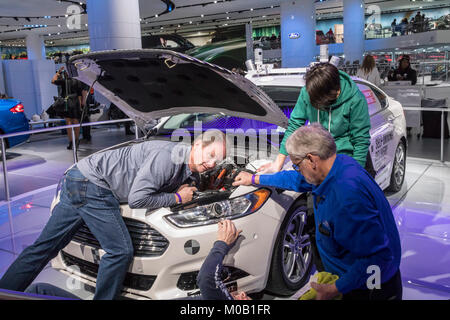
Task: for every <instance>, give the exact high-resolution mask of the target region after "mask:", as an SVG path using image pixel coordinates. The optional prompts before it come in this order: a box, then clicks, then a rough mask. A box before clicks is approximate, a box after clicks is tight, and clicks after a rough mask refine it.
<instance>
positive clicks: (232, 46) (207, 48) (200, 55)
mask: <svg viewBox="0 0 450 320" xmlns="http://www.w3.org/2000/svg"><path fill="white" fill-rule="evenodd" d="M186 54H188V55H190V56H192V57H195V58H197V59H199V60H203V61H206V62H209V63H213V64H216V65H218V66H221V67H224V68H227V69H229V70H231V69H233V68H241V69H244V68H245V60H246V59H247V45H246V42H245V39H243V38H236V39H231V40H225V41H218V42H213V43H211V44H206V45H204V46H201V47H197V48H195V49H192V50H189V51H187V52H186Z"/></svg>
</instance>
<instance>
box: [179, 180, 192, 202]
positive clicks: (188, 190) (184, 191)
mask: <svg viewBox="0 0 450 320" xmlns="http://www.w3.org/2000/svg"><path fill="white" fill-rule="evenodd" d="M195 191H197V188H196V187H189V185H186V184H184V185H182V186H181V187H180V188H179V189H178V191H177V193H178V194H179V195H180V197H181V203H186V202H189V201H191V200H192V197H193V196H194V192H195Z"/></svg>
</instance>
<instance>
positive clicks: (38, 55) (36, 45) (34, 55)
mask: <svg viewBox="0 0 450 320" xmlns="http://www.w3.org/2000/svg"><path fill="white" fill-rule="evenodd" d="M26 45H27V56H28V60H43V59H45V45H44V39H42V38H41V37H40V36H39V35H38V34H34V33H32V34H29V35H27V37H26Z"/></svg>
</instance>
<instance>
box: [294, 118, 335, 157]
mask: <svg viewBox="0 0 450 320" xmlns="http://www.w3.org/2000/svg"><path fill="white" fill-rule="evenodd" d="M286 150H287V152H288V153H289V156H290V157H291V158H295V159H300V158H304V157H306V155H307V154H308V153H311V154H314V155H316V156H318V157H319V158H320V159H322V160H326V159H328V158H330V157H331V156H332V155H334V154H335V153H336V143H335V142H334V139H333V136H332V135H331V134H330V133H329V132H328V131H327V130H325V129H324V127H322V125H321V124H320V123H318V122H315V123H312V124H311V125H309V126H303V127H300V128H299V129H297V130H295V131H294V133H292V134H291V135H290V136H289V138H288V139H287V141H286Z"/></svg>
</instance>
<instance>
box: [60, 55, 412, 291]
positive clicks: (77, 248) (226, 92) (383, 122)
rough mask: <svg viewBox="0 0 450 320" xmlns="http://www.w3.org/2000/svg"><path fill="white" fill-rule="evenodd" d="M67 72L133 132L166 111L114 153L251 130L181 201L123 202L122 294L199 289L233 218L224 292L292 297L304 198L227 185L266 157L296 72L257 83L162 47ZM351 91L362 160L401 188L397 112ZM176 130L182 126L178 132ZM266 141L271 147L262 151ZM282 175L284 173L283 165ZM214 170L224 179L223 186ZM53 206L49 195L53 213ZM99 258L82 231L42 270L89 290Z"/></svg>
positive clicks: (305, 266) (94, 60)
mask: <svg viewBox="0 0 450 320" xmlns="http://www.w3.org/2000/svg"><path fill="white" fill-rule="evenodd" d="M68 70H69V72H70V74H71V76H72V77H76V78H77V79H79V80H81V81H83V82H85V83H87V84H89V85H90V84H92V83H93V82H94V81H96V83H95V84H94V88H95V90H96V91H98V92H100V93H101V94H102V95H103V96H105V97H107V98H108V99H110V100H111V101H112V102H113V103H114V104H115V105H117V106H118V107H119V108H121V109H122V110H123V111H124V112H125V113H126V114H127V115H128V116H130V117H131V118H133V119H134V120H135V121H136V122H137V123H138V125H139V126H141V127H144V126H145V124H146V123H148V122H150V121H151V120H152V119H155V118H160V117H164V116H167V117H166V118H164V120H162V121H161V122H160V123H159V124H158V125H157V127H156V130H152V131H151V132H149V134H148V136H147V137H144V138H141V139H139V140H135V141H132V142H128V143H124V144H121V145H118V146H114V147H112V148H119V147H122V146H125V145H128V144H132V143H141V142H143V141H145V140H147V139H168V138H170V136H173V135H178V136H179V137H181V138H183V137H184V138H186V136H190V134H192V129H193V127H194V126H195V121H196V120H202V121H203V130H205V129H207V128H218V129H221V130H225V129H236V128H239V129H242V128H249V130H247V131H240V132H239V131H237V132H236V131H234V135H235V137H234V140H235V151H236V152H235V153H234V154H233V155H232V156H231V157H230V158H229V159H227V161H225V162H224V163H222V164H221V165H220V166H219V167H218V169H217V170H216V171H212V172H207V173H205V174H203V175H202V180H201V182H200V184H199V190H200V192H199V193H198V194H197V195H196V196H195V197H194V199H193V200H192V201H191V202H190V203H187V204H185V205H176V206H174V207H172V208H160V209H156V210H146V209H130V208H129V207H128V205H127V204H126V203H124V204H122V205H121V210H122V216H123V218H124V221H125V223H126V225H127V227H128V230H129V232H130V235H131V238H132V240H133V244H134V255H135V257H134V260H133V262H132V264H131V265H130V268H129V271H128V273H127V275H126V278H125V281H124V288H123V295H124V296H126V297H128V298H134V299H145V298H150V299H173V298H182V297H186V296H190V295H195V294H198V288H197V286H196V275H197V273H198V271H199V269H200V266H201V265H202V262H203V261H204V259H205V257H206V256H207V254H208V253H209V250H210V249H211V247H212V245H213V243H214V241H215V240H216V233H217V222H218V221H219V219H220V218H222V217H229V218H231V219H233V221H234V223H235V224H236V227H237V228H238V229H242V230H243V232H242V236H241V237H240V238H239V239H238V241H237V243H236V244H235V246H234V247H233V249H232V250H231V251H230V253H229V254H228V255H227V256H226V258H225V261H224V265H225V268H224V272H223V274H222V277H223V280H224V282H225V283H226V284H227V285H233V286H236V285H237V286H238V288H239V290H245V291H247V292H250V293H251V292H260V291H262V290H264V289H267V290H268V291H270V292H272V293H273V294H276V295H290V294H292V293H294V292H296V291H297V290H298V289H300V288H301V287H302V286H303V285H304V284H305V283H306V281H307V280H308V278H309V274H310V271H311V268H312V251H311V250H312V247H311V243H310V240H309V236H308V233H307V229H308V228H311V226H313V225H314V223H313V221H312V219H313V218H312V216H311V215H308V214H307V213H308V212H307V211H308V208H307V205H306V197H307V195H306V194H301V193H296V192H292V191H284V190H279V189H275V188H265V187H252V186H250V187H248V186H247V187H246V186H240V187H232V186H231V182H232V181H233V177H234V176H235V175H236V174H237V173H238V172H240V171H241V170H250V171H254V170H256V168H257V167H258V166H260V165H262V164H263V163H266V162H267V161H269V160H268V159H270V158H274V157H276V155H277V153H278V149H277V148H276V146H277V145H279V142H280V141H281V138H282V132H283V131H284V129H283V128H286V127H287V124H288V118H287V117H286V115H285V114H284V113H283V109H284V110H285V112H288V111H286V110H289V108H290V109H292V108H293V106H294V105H295V102H296V100H297V96H298V92H299V90H300V87H301V85H302V81H300V79H301V74H300V73H298V72H297V71H296V70H294V74H290V75H283V74H278V75H277V74H273V75H272V76H271V77H266V78H265V79H266V80H263V78H264V76H263V75H261V74H259V75H256V74H253V75H249V76H248V77H249V79H250V80H249V79H246V78H244V77H242V76H240V75H238V74H235V73H232V72H230V71H228V70H226V69H223V68H221V67H218V66H215V65H211V64H209V63H205V62H202V61H199V60H197V59H194V58H192V57H189V56H186V55H183V54H180V53H175V52H171V51H165V50H116V51H108V52H97V53H91V54H86V55H81V56H76V57H73V58H72V59H71V61H70V63H69V65H68ZM285 72H290V71H289V70H285ZM253 76H255V77H253ZM278 79H279V80H280V81H279V82H278ZM285 79H291V80H292V81H288V82H287V83H288V84H289V83H292V84H293V85H289V86H286V85H284V84H283V81H284V80H285ZM284 83H286V82H284ZM255 84H256V85H255ZM277 84H278V85H277ZM257 85H258V86H261V88H258V86H257ZM360 86H361V89H362V90H365V91H366V97H367V99H372V100H370V103H369V105H370V108H371V110H372V111H374V112H372V111H371V114H372V125H373V130H372V138H373V139H372V140H373V141H372V145H371V155H373V159H374V161H373V163H374V168H375V171H377V175H376V177H377V181H378V182H379V183H380V184H381V185H382V187H383V188H385V187H387V186H388V185H389V181H391V180H392V178H391V176H393V177H394V178H393V180H394V182H395V189H398V188H399V187H401V184H402V183H403V175H404V164H405V150H406V139H405V120H404V115H403V111H402V108H401V105H399V104H398V103H397V102H395V101H394V100H392V99H390V98H389V97H387V96H386V95H384V94H383V93H382V91H381V90H379V89H377V88H372V86H371V85H369V84H367V83H365V82H363V81H361V84H360ZM277 88H279V90H277ZM261 89H262V90H261ZM274 89H275V90H274ZM264 90H266V91H267V93H268V94H266V93H265V92H264ZM373 90H377V91H376V93H374V91H373ZM278 93H280V95H279V96H278V95H277V94H278ZM283 93H285V95H284V94H283ZM270 96H271V97H272V98H273V99H274V100H272V99H271V98H270ZM278 97H280V99H278ZM380 99H381V100H382V102H379V101H380ZM376 108H378V109H377V110H375V109H376ZM179 129H187V131H184V134H183V132H181V133H180V130H179ZM254 129H261V130H258V131H256V130H254ZM177 130H178V131H177ZM264 130H266V131H267V130H269V132H270V131H271V130H272V133H273V134H272V135H270V136H269V137H268V138H267V137H265V136H264V135H263V134H262V133H263V132H264ZM187 133H188V134H187ZM255 141H256V143H255ZM267 146H270V149H271V150H270V151H272V152H270V153H266V151H267V150H264V149H266V147H267ZM274 146H275V147H274ZM112 148H109V149H112ZM262 150H264V152H263V154H262V155H261V151H262ZM228 151H230V150H228ZM100 152H102V151H100ZM397 167H399V169H398V170H397V171H398V172H399V173H400V172H402V175H401V177H400V176H397V175H396V174H395V173H394V174H391V171H394V172H397V171H396V169H395V168H397ZM285 168H287V169H288V168H289V169H290V168H291V167H290V165H289V164H286V166H285ZM392 168H394V170H393V169H392ZM219 171H220V172H221V171H224V172H225V175H224V179H223V180H221V181H218V177H217V172H219ZM397 177H398V179H397ZM57 201H58V192H57V196H56V197H55V199H54V201H53V204H52V208H53V206H54V205H55V204H56V203H57ZM103 254H104V251H103V250H102V249H101V248H100V245H99V243H98V241H97V240H96V239H95V237H94V236H93V235H92V234H91V233H90V231H89V229H88V228H87V227H86V226H83V227H81V228H80V230H79V231H78V232H77V234H76V235H75V236H74V238H73V240H72V241H71V242H70V243H69V244H68V245H67V246H66V247H65V248H64V249H63V250H61V252H60V253H59V254H58V256H57V257H56V258H55V259H53V260H52V266H53V268H56V269H58V270H60V271H61V272H63V273H65V274H66V275H69V276H71V277H74V278H76V279H78V280H79V281H82V282H83V283H85V284H87V285H88V286H90V287H95V282H96V275H97V271H98V262H99V259H100V257H101V256H102V255H103Z"/></svg>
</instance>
